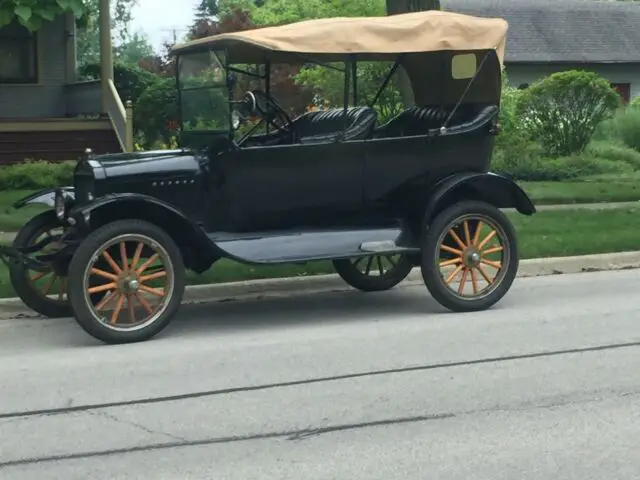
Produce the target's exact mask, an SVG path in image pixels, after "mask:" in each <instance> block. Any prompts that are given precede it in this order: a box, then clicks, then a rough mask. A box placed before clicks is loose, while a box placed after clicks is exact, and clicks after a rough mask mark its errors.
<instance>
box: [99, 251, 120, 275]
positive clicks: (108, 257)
mask: <svg viewBox="0 0 640 480" xmlns="http://www.w3.org/2000/svg"><path fill="white" fill-rule="evenodd" d="M102 256H103V257H104V258H105V259H106V260H107V262H108V263H109V265H111V268H113V271H114V272H116V273H122V269H121V268H120V267H119V266H118V264H117V263H116V261H115V260H114V259H113V257H112V256H111V254H110V253H109V252H107V251H106V250H105V251H104V252H102Z"/></svg>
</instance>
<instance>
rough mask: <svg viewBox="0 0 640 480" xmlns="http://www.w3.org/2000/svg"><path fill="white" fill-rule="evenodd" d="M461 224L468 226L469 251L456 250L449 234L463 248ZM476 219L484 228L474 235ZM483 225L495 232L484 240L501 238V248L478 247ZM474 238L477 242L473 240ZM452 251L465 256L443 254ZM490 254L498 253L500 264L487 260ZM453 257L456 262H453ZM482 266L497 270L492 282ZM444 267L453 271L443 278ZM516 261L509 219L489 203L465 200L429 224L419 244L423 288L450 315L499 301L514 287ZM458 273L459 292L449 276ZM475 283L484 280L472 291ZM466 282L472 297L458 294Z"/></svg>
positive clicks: (477, 223) (488, 305) (485, 306)
mask: <svg viewBox="0 0 640 480" xmlns="http://www.w3.org/2000/svg"><path fill="white" fill-rule="evenodd" d="M464 221H467V222H468V223H467V225H469V235H470V238H471V241H470V242H468V243H469V244H470V245H469V248H468V249H466V250H463V249H462V248H461V247H459V244H457V242H455V243H454V242H452V241H451V240H452V238H453V237H452V236H451V234H449V233H448V232H449V231H450V230H451V229H453V230H454V232H457V234H458V238H460V239H461V240H462V242H463V243H464V244H467V241H466V239H465V238H464V236H466V234H464V233H462V234H461V232H463V231H464V229H463V225H464ZM479 221H480V222H482V227H481V231H480V232H477V227H478V225H479ZM457 225H458V226H459V227H458V228H457V227H456V226H457ZM485 227H487V228H489V229H491V230H495V231H496V233H495V234H493V237H492V236H491V235H486V236H484V238H487V237H491V239H493V238H499V240H500V242H501V243H500V245H498V246H495V247H491V248H484V247H485V245H482V243H483V242H482V239H481V238H480V236H481V235H482V229H483V228H485ZM491 230H490V231H491ZM476 233H477V235H476ZM476 239H477V241H474V240H476ZM478 246H479V248H478ZM500 247H501V248H502V250H501V251H500V252H491V251H492V250H497V249H499V248H500ZM451 248H456V249H458V250H460V251H463V252H464V255H458V254H455V255H450V253H451V252H450V251H449V252H447V251H444V250H443V249H448V250H450V249H451ZM441 253H442V254H441ZM447 253H449V255H447ZM489 253H500V261H499V262H498V261H496V260H490V259H489V258H487V257H486V255H488V254H489ZM457 258H459V260H458V261H457V262H456V260H455V259H457ZM453 262H456V263H453ZM485 262H488V264H491V265H490V267H491V268H495V269H496V270H497V273H496V274H495V276H494V278H493V279H490V278H489V279H487V276H488V275H487V274H486V272H485V270H486V269H487V268H488V267H487V265H488V264H485ZM443 263H444V264H450V267H449V268H453V270H454V271H453V272H448V276H447V277H446V278H445V276H444V275H443V274H442V272H441V268H444V267H443V265H442V264H443ZM505 263H506V265H505ZM518 263H519V256H518V244H517V238H516V232H515V229H514V228H513V225H512V224H511V222H510V221H509V219H508V218H507V216H506V215H505V214H504V213H503V212H502V211H500V210H499V209H498V208H496V207H494V206H493V205H491V204H488V203H485V202H480V201H470V200H465V201H461V202H459V203H456V204H454V205H452V206H450V207H448V208H447V209H445V210H444V211H443V212H441V213H440V214H439V215H437V216H436V217H435V218H434V219H433V221H432V222H431V225H429V226H428V228H427V230H426V232H425V236H424V240H423V247H422V262H421V265H420V269H421V272H422V278H423V279H424V283H425V285H426V287H427V289H428V290H429V292H430V293H431V295H432V296H433V298H434V299H435V300H436V301H437V302H438V303H440V304H441V305H442V306H444V307H446V308H448V309H449V310H452V311H454V312H473V311H480V310H486V309H488V308H489V307H491V306H492V305H494V304H495V303H496V302H498V301H499V300H500V299H502V297H503V296H504V295H505V294H506V293H507V292H508V291H509V289H510V288H511V285H512V284H513V281H514V279H515V277H516V274H517V272H518ZM496 265H500V267H501V268H497V267H496ZM458 269H461V270H458ZM456 271H457V272H459V274H461V279H460V281H459V282H458V290H457V291H456V290H455V289H453V288H451V287H450V284H451V283H452V281H451V280H450V279H451V278H455V277H453V275H457V274H455V272H456ZM482 277H484V278H482ZM478 279H480V280H485V279H486V280H485V281H486V283H487V287H486V289H485V290H483V291H480V292H477V291H476V290H477V287H478V285H479V283H478ZM447 280H449V281H450V283H449V284H447ZM468 280H471V281H472V289H473V293H472V294H471V295H467V294H464V293H460V289H462V290H464V288H466V286H467V281H468ZM489 280H492V282H490V281H489ZM462 285H464V286H462ZM483 292H484V293H483Z"/></svg>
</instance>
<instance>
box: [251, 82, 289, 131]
mask: <svg viewBox="0 0 640 480" xmlns="http://www.w3.org/2000/svg"><path fill="white" fill-rule="evenodd" d="M243 110H245V112H251V113H253V112H257V113H258V114H259V115H260V116H261V117H262V118H264V120H265V121H266V122H267V123H268V124H269V125H271V126H272V127H273V128H275V129H276V130H279V131H281V132H286V133H289V132H291V131H292V130H293V128H292V126H293V121H292V120H291V117H290V116H289V114H287V112H286V111H285V110H284V109H283V108H282V107H281V106H280V105H278V103H277V102H276V101H275V100H274V99H273V98H272V97H271V96H270V95H267V94H266V93H265V92H263V91H262V90H250V91H248V92H247V93H245V94H244V98H243ZM276 120H278V122H277V123H276Z"/></svg>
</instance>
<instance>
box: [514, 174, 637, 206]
mask: <svg viewBox="0 0 640 480" xmlns="http://www.w3.org/2000/svg"><path fill="white" fill-rule="evenodd" d="M518 184H519V185H520V186H521V187H522V188H523V189H524V190H525V192H527V194H529V196H530V197H531V199H532V200H533V203H535V204H536V205H560V204H569V203H601V202H631V201H636V200H640V174H639V173H638V172H636V173H633V174H628V175H597V176H593V177H585V178H581V179H579V180H576V181H571V182H569V181H564V182H518Z"/></svg>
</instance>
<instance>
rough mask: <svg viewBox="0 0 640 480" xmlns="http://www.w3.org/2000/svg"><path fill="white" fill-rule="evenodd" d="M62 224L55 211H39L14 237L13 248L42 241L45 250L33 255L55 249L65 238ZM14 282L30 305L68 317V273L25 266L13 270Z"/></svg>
mask: <svg viewBox="0 0 640 480" xmlns="http://www.w3.org/2000/svg"><path fill="white" fill-rule="evenodd" d="M62 235H63V225H62V223H61V222H60V220H58V217H56V214H55V212H54V211H53V210H47V211H45V212H42V213H39V214H38V215H36V216H35V217H33V218H32V219H31V220H29V221H28V222H27V223H26V224H25V225H24V226H23V227H22V228H21V229H20V231H19V232H18V234H17V235H16V238H15V239H14V240H13V247H16V248H24V247H31V246H33V245H36V244H38V243H42V244H43V245H44V246H43V249H42V250H41V251H39V252H37V253H36V254H34V255H43V254H48V253H52V252H54V251H56V249H57V242H58V240H60V238H62ZM10 277H11V285H12V286H13V289H14V290H15V292H16V294H17V295H18V296H19V297H20V299H21V300H22V301H23V302H24V303H25V305H27V306H28V307H29V308H31V309H32V310H34V311H35V312H37V313H39V314H40V315H44V316H45V317H49V318H60V317H68V316H70V315H71V308H70V307H69V303H68V301H67V285H66V281H67V278H66V276H63V275H60V274H59V272H56V271H55V269H54V267H53V265H51V266H50V268H49V269H48V270H47V271H46V272H35V271H32V270H29V269H28V268H27V267H25V266H24V265H13V266H12V267H11V269H10Z"/></svg>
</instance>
